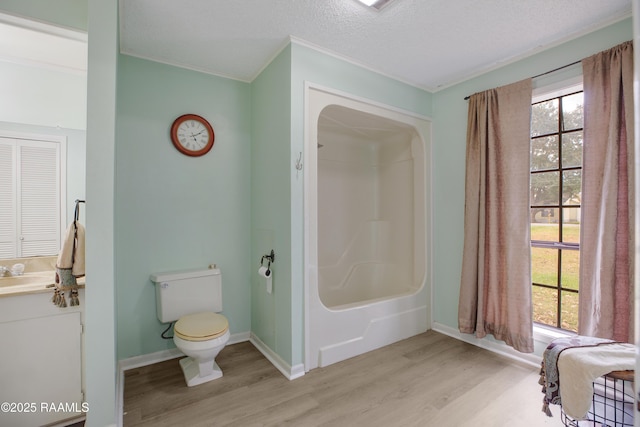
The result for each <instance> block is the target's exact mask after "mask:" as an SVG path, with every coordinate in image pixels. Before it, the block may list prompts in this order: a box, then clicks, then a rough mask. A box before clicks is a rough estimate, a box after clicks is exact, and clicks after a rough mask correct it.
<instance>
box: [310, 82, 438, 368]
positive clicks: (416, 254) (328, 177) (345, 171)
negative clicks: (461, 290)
mask: <svg viewBox="0 0 640 427" xmlns="http://www.w3.org/2000/svg"><path fill="white" fill-rule="evenodd" d="M305 95H306V100H307V101H306V117H305V120H306V121H305V144H306V145H305V163H304V164H305V295H306V298H305V369H306V370H307V371H308V370H310V369H314V368H316V367H323V366H327V365H330V364H332V363H336V362H339V361H341V360H345V359H347V358H350V357H353V356H356V355H358V354H362V353H365V352H367V351H370V350H373V349H376V348H379V347H382V346H384V345H388V344H391V343H393V342H396V341H399V340H401V339H405V338H408V337H410V336H413V335H416V334H419V333H422V332H424V331H426V330H427V329H428V328H429V327H430V324H431V303H430V301H431V286H430V282H431V281H430V274H431V268H430V251H429V245H428V243H427V242H429V234H430V220H429V200H430V191H429V190H430V188H429V181H428V165H429V161H428V160H429V142H430V136H431V123H430V121H429V120H428V119H426V118H425V117H421V116H418V115H415V114H412V113H408V112H406V111H401V110H398V109H396V108H393V107H389V106H386V105H382V104H379V103H375V102H372V101H368V100H364V99H359V98H354V97H352V96H350V95H347V94H344V93H339V92H336V91H332V90H330V89H326V88H321V87H318V86H315V85H307V88H306V93H305ZM348 123H351V124H348ZM319 125H320V129H321V130H319ZM318 144H320V145H321V146H322V147H321V148H320V149H318Z"/></svg>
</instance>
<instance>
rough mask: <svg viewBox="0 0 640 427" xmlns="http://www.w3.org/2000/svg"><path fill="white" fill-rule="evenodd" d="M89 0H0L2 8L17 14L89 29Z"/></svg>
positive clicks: (84, 29) (80, 28)
mask: <svg viewBox="0 0 640 427" xmlns="http://www.w3.org/2000/svg"><path fill="white" fill-rule="evenodd" d="M88 3H89V2H88V0H55V1H51V0H0V9H2V10H3V11H5V12H7V13H9V14H11V15H15V16H21V17H26V18H29V19H35V20H37V21H44V22H50V23H52V24H56V25H58V26H61V27H67V28H73V29H76V30H83V31H87V20H88Z"/></svg>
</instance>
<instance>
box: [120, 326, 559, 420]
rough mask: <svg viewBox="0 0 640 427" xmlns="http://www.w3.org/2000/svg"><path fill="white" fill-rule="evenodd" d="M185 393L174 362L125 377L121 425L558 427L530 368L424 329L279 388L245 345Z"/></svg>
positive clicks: (273, 373) (276, 376)
mask: <svg viewBox="0 0 640 427" xmlns="http://www.w3.org/2000/svg"><path fill="white" fill-rule="evenodd" d="M217 361H218V364H219V365H220V367H221V369H222V371H223V372H224V376H223V377H222V378H220V379H218V380H215V381H212V382H209V383H206V384H202V385H199V386H196V387H191V388H188V387H187V386H186V385H185V383H184V378H183V376H182V371H181V370H180V366H179V365H178V359H173V360H169V361H166V362H162V363H157V364H154V365H150V366H145V367H142V368H137V369H132V370H129V371H127V372H125V385H124V420H123V421H124V426H127V427H130V426H177V425H180V426H276V425H277V426H280V425H291V426H321V425H324V426H367V427H369V426H445V427H448V426H452V427H459V426H480V427H485V426H491V427H494V426H495V427H498V426H523V427H535V426H561V425H562V422H561V421H560V414H559V409H558V408H557V407H554V408H552V410H553V412H554V417H553V418H548V417H547V416H545V415H544V414H543V413H542V412H541V407H542V393H541V391H540V386H539V385H538V369H536V368H534V367H531V366H529V365H525V364H519V363H517V362H514V361H512V360H510V359H507V358H504V357H502V356H500V355H496V354H494V353H491V352H489V351H486V350H483V349H481V348H478V347H475V346H473V345H470V344H467V343H464V342H461V341H458V340H456V339H453V338H451V337H448V336H445V335H442V334H439V333H437V332H433V331H428V332H426V333H424V334H421V335H418V336H415V337H412V338H409V339H407V340H404V341H401V342H398V343H396V344H393V345H390V346H387V347H384V348H382V349H379V350H376V351H373V352H370V353H367V354H364V355H361V356H358V357H355V358H352V359H349V360H346V361H344V362H340V363H337V364H334V365H331V366H329V367H326V368H318V369H314V370H312V371H310V372H308V373H307V374H306V375H305V376H303V377H301V378H299V379H296V380H293V381H289V380H287V379H286V378H285V377H283V376H282V374H280V372H279V371H278V370H277V369H276V368H274V367H273V366H272V365H271V363H270V362H269V361H268V360H267V359H265V358H264V356H262V354H261V353H260V352H259V351H258V350H256V349H255V348H254V347H253V345H252V344H251V343H249V342H244V343H240V344H235V345H231V346H228V347H226V348H225V349H224V350H223V351H222V352H221V353H220V355H219V356H218V359H217Z"/></svg>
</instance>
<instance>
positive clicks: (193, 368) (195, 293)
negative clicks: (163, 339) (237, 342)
mask: <svg viewBox="0 0 640 427" xmlns="http://www.w3.org/2000/svg"><path fill="white" fill-rule="evenodd" d="M150 278H151V281H152V282H154V283H155V284H156V313H157V315H158V320H160V322H162V323H169V322H176V323H175V325H174V327H173V342H174V343H175V345H176V347H177V348H178V349H179V350H180V351H182V352H183V353H184V354H185V355H187V357H186V358H184V359H182V360H180V367H181V368H182V372H183V373H184V379H185V381H186V383H187V385H188V386H189V387H191V386H194V385H198V384H202V383H205V382H207V381H211V380H215V379H216V378H220V377H221V376H222V370H221V369H220V367H219V366H218V364H217V363H216V361H215V358H216V357H217V356H218V353H220V351H221V350H222V349H223V348H224V346H225V345H226V344H227V342H228V341H229V336H230V333H229V321H228V320H227V318H226V317H225V316H223V315H222V314H218V313H220V312H221V311H222V275H221V273H220V270H219V269H218V268H215V267H210V268H209V269H206V270H183V271H174V272H168V273H156V274H152V275H151V277H150Z"/></svg>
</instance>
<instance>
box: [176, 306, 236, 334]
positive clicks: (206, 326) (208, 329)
mask: <svg viewBox="0 0 640 427" xmlns="http://www.w3.org/2000/svg"><path fill="white" fill-rule="evenodd" d="M228 329H229V321H228V320H227V318H226V317H224V316H223V315H221V314H216V313H211V312H203V313H195V314H188V315H186V316H183V317H181V318H180V320H178V321H177V322H176V325H175V326H174V327H173V333H174V335H175V336H177V337H179V338H182V339H183V340H187V341H207V340H212V339H214V338H218V337H219V336H221V335H224V333H225V332H227V330H228Z"/></svg>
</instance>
